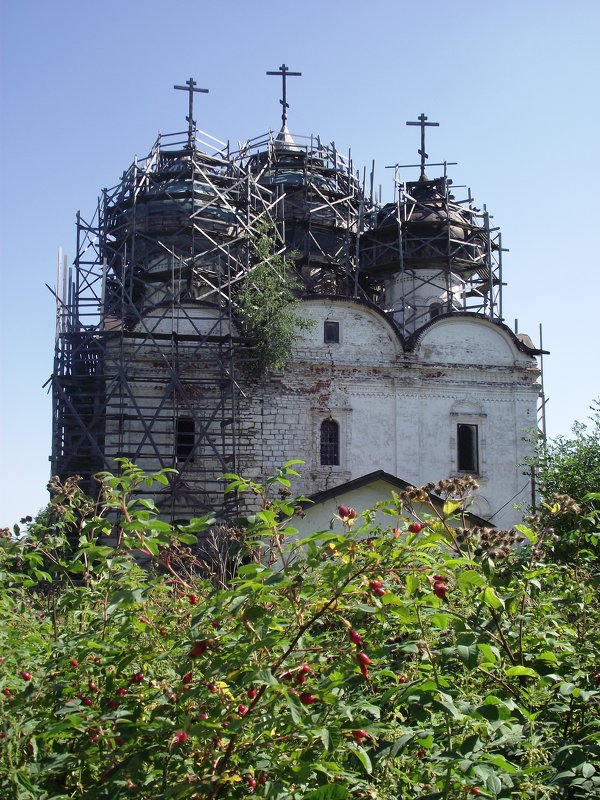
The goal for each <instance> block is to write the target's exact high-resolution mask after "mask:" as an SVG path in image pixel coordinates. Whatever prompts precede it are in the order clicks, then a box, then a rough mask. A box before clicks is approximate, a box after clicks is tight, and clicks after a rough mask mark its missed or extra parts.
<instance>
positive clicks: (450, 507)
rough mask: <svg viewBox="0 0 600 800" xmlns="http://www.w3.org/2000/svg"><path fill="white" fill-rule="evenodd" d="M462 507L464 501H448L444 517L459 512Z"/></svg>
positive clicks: (443, 511)
mask: <svg viewBox="0 0 600 800" xmlns="http://www.w3.org/2000/svg"><path fill="white" fill-rule="evenodd" d="M461 505H462V500H446V502H445V503H444V507H443V509H442V513H443V514H444V516H446V517H448V516H450V514H454V512H455V511H458V509H459V508H460V507H461Z"/></svg>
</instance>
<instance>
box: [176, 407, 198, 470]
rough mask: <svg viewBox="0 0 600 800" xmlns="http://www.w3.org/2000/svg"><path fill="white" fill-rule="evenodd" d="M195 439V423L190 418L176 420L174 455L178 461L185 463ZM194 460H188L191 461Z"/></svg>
mask: <svg viewBox="0 0 600 800" xmlns="http://www.w3.org/2000/svg"><path fill="white" fill-rule="evenodd" d="M195 439H196V423H195V422H194V420H193V419H192V418H191V417H179V418H178V420H177V445H176V454H177V460H178V461H185V460H186V459H187V457H188V456H189V455H190V453H191V452H192V451H193V449H194V443H195ZM193 460H194V459H193V458H192V459H190V461H193Z"/></svg>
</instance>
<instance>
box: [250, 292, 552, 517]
mask: <svg viewBox="0 0 600 800" xmlns="http://www.w3.org/2000/svg"><path fill="white" fill-rule="evenodd" d="M302 313H303V314H304V315H305V316H306V317H309V318H311V319H313V320H314V321H315V325H314V327H313V328H311V329H308V330H303V331H300V332H299V333H298V340H297V344H296V347H295V351H294V355H293V357H292V359H291V361H290V362H289V364H288V367H287V369H286V370H285V371H284V372H283V374H281V375H275V376H271V377H270V378H268V379H267V380H265V381H264V382H262V383H261V386H260V389H259V388H258V387H256V388H255V390H254V391H253V392H251V393H248V397H247V400H246V401H245V402H243V403H242V404H241V406H240V415H241V416H240V420H241V429H240V434H241V440H242V442H244V443H245V445H246V447H244V448H242V458H241V464H240V470H241V471H242V472H244V473H245V474H248V475H251V476H254V477H257V478H258V477H262V476H265V475H269V474H271V472H272V471H273V469H274V468H275V467H277V466H278V465H280V464H281V463H282V462H283V461H284V460H286V459H290V458H301V459H303V460H304V461H305V465H304V466H303V467H302V468H301V469H302V473H303V475H302V480H301V481H300V482H299V484H298V485H297V486H295V489H296V490H297V491H301V492H303V493H305V494H308V495H310V494H312V493H315V492H318V491H322V490H325V489H330V488H333V487H335V486H338V485H341V484H343V483H345V482H347V481H350V480H352V479H355V478H358V477H361V476H363V475H365V474H367V473H370V472H374V471H376V470H380V469H382V470H385V471H386V472H389V473H391V474H393V475H396V476H397V477H399V478H401V479H403V480H406V481H408V482H410V483H413V484H415V485H421V484H424V483H427V482H429V481H434V482H435V481H438V480H440V479H443V478H447V477H451V476H455V475H460V474H464V473H462V472H461V471H460V470H459V464H458V463H457V457H458V456H457V450H458V446H457V430H458V428H457V426H458V425H468V426H476V427H477V461H478V468H477V470H475V471H474V472H475V475H476V478H477V480H478V482H479V483H480V489H479V492H478V494H477V497H476V500H475V505H474V507H473V511H474V513H476V514H478V515H479V516H482V517H484V518H486V519H489V520H490V521H491V522H492V523H493V524H494V525H496V526H499V527H510V526H512V525H514V524H515V523H517V522H519V521H520V520H521V517H522V514H521V512H520V511H518V510H515V508H514V504H523V505H525V504H527V502H528V501H529V498H530V491H531V490H530V482H529V474H528V470H527V468H526V466H525V463H524V462H525V459H526V456H527V455H528V453H529V452H530V447H529V445H528V441H527V432H528V431H531V430H533V429H534V428H535V427H536V418H537V398H538V393H539V385H538V384H537V379H538V376H539V371H538V368H537V363H536V359H535V357H534V356H533V355H530V354H529V353H528V352H526V351H525V349H523V348H522V347H521V346H520V342H519V340H518V339H517V338H516V337H515V336H514V335H513V334H512V333H511V332H510V331H509V330H508V329H507V328H506V327H505V326H503V325H500V324H498V323H494V322H490V321H489V320H488V319H484V318H482V317H478V316H476V315H472V314H460V313H456V312H454V313H451V314H448V315H443V316H440V317H437V318H435V319H434V320H432V322H431V323H430V324H429V325H428V326H427V327H425V329H423V330H422V331H421V333H420V334H419V335H418V336H417V338H416V341H414V342H413V343H412V347H411V348H410V349H409V348H407V347H406V346H405V345H403V342H402V338H401V336H400V335H399V333H398V332H397V329H396V328H395V327H394V326H393V324H392V323H391V322H390V320H389V318H386V316H385V315H384V314H383V313H382V312H381V311H378V310H377V309H376V308H374V307H370V306H369V305H367V304H363V303H361V302H357V301H352V300H347V299H343V298H334V299H331V298H326V297H319V298H311V299H309V300H306V301H305V302H304V304H303V307H302ZM326 320H328V321H336V322H339V330H340V341H339V343H334V344H326V343H325V342H324V335H323V324H324V322H325V321H326ZM327 419H332V420H334V421H335V422H336V423H337V424H338V426H339V434H340V442H339V464H337V465H323V464H321V458H320V456H321V453H320V431H321V425H322V423H323V421H324V420H327ZM244 451H245V452H244Z"/></svg>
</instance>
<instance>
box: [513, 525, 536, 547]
mask: <svg viewBox="0 0 600 800" xmlns="http://www.w3.org/2000/svg"><path fill="white" fill-rule="evenodd" d="M515 529H516V530H518V531H519V533H522V534H523V536H524V537H525V538H526V539H528V540H529V541H530V542H531V544H537V543H538V540H539V538H540V537H539V536H538V535H537V534H535V533H534V532H533V531H532V530H531V528H529V527H527V525H515Z"/></svg>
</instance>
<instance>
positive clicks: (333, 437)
mask: <svg viewBox="0 0 600 800" xmlns="http://www.w3.org/2000/svg"><path fill="white" fill-rule="evenodd" d="M339 463H340V426H339V425H338V424H337V422H335V421H334V420H332V419H326V420H325V421H324V422H323V423H321V464H322V465H324V466H325V465H331V466H336V467H337V466H339Z"/></svg>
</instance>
